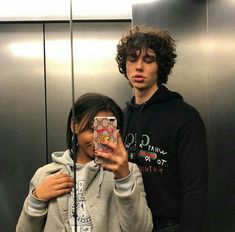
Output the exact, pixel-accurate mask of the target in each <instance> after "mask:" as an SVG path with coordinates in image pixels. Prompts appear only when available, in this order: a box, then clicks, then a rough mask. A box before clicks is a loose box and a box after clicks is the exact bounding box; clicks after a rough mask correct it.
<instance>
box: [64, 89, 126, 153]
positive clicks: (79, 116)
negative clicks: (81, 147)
mask: <svg viewBox="0 0 235 232" xmlns="http://www.w3.org/2000/svg"><path fill="white" fill-rule="evenodd" d="M72 110H73V109H72V108H71V110H70V112H69V116H68V122H67V135H66V144H67V149H72V136H73V132H72V131H71V122H72V121H74V122H77V123H80V122H82V126H81V128H80V131H82V130H84V129H85V128H91V127H92V124H93V121H94V117H95V115H96V114H97V113H98V112H100V111H110V112H112V113H113V114H114V116H115V117H116V119H117V129H119V130H120V133H121V130H122V123H123V114H122V110H121V108H120V107H119V106H118V104H117V103H116V102H115V101H114V100H113V99H111V98H110V97H108V96H106V95H103V94H99V93H86V94H83V95H82V96H80V97H79V98H78V99H77V100H76V102H75V103H74V118H72V117H73V112H72Z"/></svg>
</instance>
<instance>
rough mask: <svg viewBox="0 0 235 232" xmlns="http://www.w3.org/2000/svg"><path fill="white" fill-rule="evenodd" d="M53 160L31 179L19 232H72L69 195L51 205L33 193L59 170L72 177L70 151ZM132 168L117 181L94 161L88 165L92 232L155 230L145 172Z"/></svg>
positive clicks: (86, 180)
mask: <svg viewBox="0 0 235 232" xmlns="http://www.w3.org/2000/svg"><path fill="white" fill-rule="evenodd" d="M52 160H53V162H52V163H50V164H47V165H45V166H43V167H41V168H39V169H38V170H37V171H36V173H35V174H34V176H33V178H32V179H31V182H30V189H29V194H28V196H27V198H26V200H25V202H24V206H23V209H22V212H21V215H20V218H19V220H18V223H17V226H16V232H37V231H44V232H54V231H55V232H57V231H58V232H62V231H64V232H65V231H71V227H70V225H69V222H68V202H69V194H65V195H63V196H60V197H57V198H56V199H53V200H50V201H48V202H43V201H39V200H38V199H35V198H34V197H33V196H32V194H31V192H32V190H33V189H34V188H35V187H36V186H38V185H39V184H40V183H41V182H42V181H43V180H44V179H45V178H46V177H47V176H49V175H52V174H54V173H56V172H58V171H63V172H64V173H67V174H70V175H72V172H71V167H72V166H73V161H72V159H71V158H70V152H69V151H68V150H67V151H65V152H56V153H53V154H52ZM129 168H130V175H129V176H128V177H127V178H124V179H122V180H118V181H115V180H114V175H113V173H112V172H110V171H107V170H103V169H102V168H100V166H99V165H96V164H95V163H94V161H91V162H89V163H88V164H86V165H85V170H84V186H83V188H84V190H85V200H86V204H87V210H88V212H89V215H90V217H91V221H92V232H119V231H120V232H121V231H126V232H132V231H133V232H136V231H138V232H150V231H152V215H151V212H150V210H149V208H148V206H147V202H146V198H145V191H144V186H143V180H142V176H141V173H140V171H139V168H138V167H137V166H136V165H135V164H133V163H129ZM130 187H131V189H130Z"/></svg>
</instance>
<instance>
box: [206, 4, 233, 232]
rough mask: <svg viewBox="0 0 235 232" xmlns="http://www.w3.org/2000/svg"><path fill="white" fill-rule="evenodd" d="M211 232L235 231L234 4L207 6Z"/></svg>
mask: <svg viewBox="0 0 235 232" xmlns="http://www.w3.org/2000/svg"><path fill="white" fill-rule="evenodd" d="M208 21H209V24H208V31H209V36H208V56H209V149H210V164H211V165H210V173H211V175H210V183H211V186H210V190H211V191H210V199H211V202H210V230H211V231H235V221H234V212H235V185H234V179H235V169H234V167H235V158H234V157H235V156H234V154H235V145H234V135H235V98H234V89H235V79H234V73H235V65H234V60H235V1H234V0H225V1H219V0H211V1H209V6H208Z"/></svg>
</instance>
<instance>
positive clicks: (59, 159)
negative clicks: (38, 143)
mask: <svg viewBox="0 0 235 232" xmlns="http://www.w3.org/2000/svg"><path fill="white" fill-rule="evenodd" d="M51 157H52V161H54V162H56V163H59V164H63V165H66V166H68V165H69V166H73V159H72V158H71V153H70V151H69V150H66V151H57V152H53V153H52V155H51Z"/></svg>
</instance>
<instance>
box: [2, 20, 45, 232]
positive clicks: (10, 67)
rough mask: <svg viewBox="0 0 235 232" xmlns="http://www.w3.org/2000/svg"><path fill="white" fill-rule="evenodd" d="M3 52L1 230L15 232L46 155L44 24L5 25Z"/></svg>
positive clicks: (3, 29)
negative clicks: (34, 173) (31, 182)
mask: <svg viewBox="0 0 235 232" xmlns="http://www.w3.org/2000/svg"><path fill="white" fill-rule="evenodd" d="M32 51H36V52H37V54H38V56H37V57H35V56H33V55H32V53H31V52H32ZM0 54H1V56H0V122H1V129H0V147H1V154H0V164H1V168H0V199H1V207H0V230H1V231H6V232H8V231H9V232H12V231H15V223H16V218H17V217H18V216H19V210H20V209H21V207H22V203H23V199H24V198H25V195H26V193H27V191H28V183H29V180H30V178H31V176H32V174H33V172H34V170H35V169H36V168H37V167H38V166H41V165H42V164H43V163H45V160H46V159H45V144H46V141H45V104H44V75H43V43H42V25H31V24H28V25H19V24H17V25H8V24H0Z"/></svg>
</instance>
